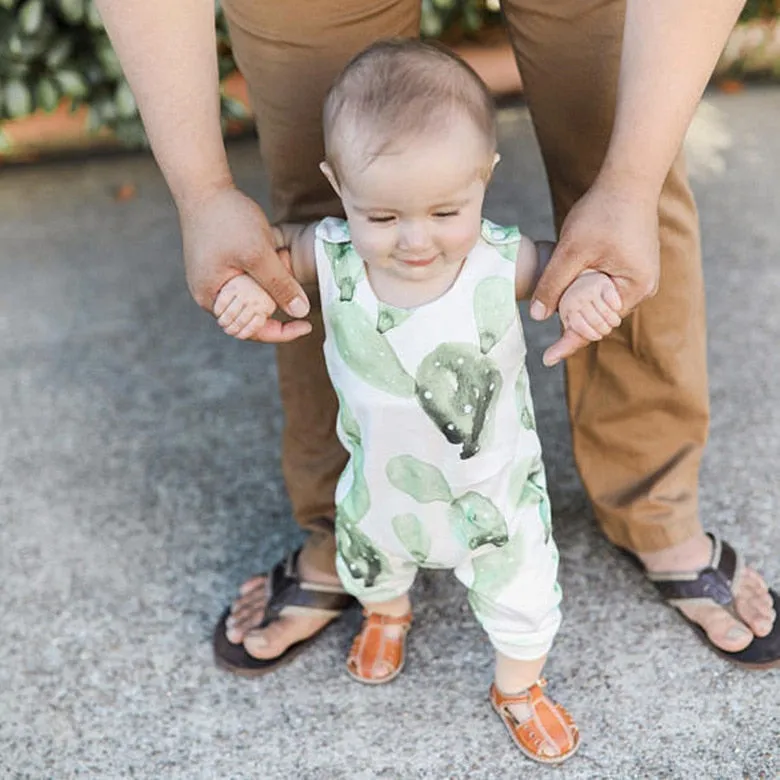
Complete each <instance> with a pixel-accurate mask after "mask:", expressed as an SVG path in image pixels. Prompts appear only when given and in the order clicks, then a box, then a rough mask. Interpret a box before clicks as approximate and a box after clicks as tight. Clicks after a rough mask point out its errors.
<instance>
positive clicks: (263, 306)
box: [214, 274, 311, 343]
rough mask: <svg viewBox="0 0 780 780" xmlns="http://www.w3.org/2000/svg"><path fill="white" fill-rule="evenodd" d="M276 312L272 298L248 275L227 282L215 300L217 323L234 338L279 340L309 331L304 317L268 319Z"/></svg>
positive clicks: (309, 327) (303, 334)
mask: <svg viewBox="0 0 780 780" xmlns="http://www.w3.org/2000/svg"><path fill="white" fill-rule="evenodd" d="M275 311H276V303H274V300H273V298H271V296H270V295H269V294H268V293H267V292H266V291H265V290H264V289H263V288H262V287H261V286H260V285H259V284H258V283H257V282H256V281H255V280H254V279H252V277H251V276H249V275H247V274H241V275H239V276H234V277H233V278H232V279H231V280H230V281H229V282H226V283H225V284H224V285H223V286H222V289H221V290H220V291H219V294H218V295H217V299H216V300H215V301H214V316H215V317H216V318H217V324H218V325H219V326H220V327H221V328H222V330H224V331H225V333H227V334H228V336H235V337H236V338H237V339H242V340H247V339H249V340H252V341H268V342H274V343H279V342H282V341H292V340H293V339H296V338H298V337H299V336H305V335H306V334H307V333H309V332H311V325H310V324H309V323H308V322H306V321H304V320H293V321H292V322H287V323H284V325H282V323H281V322H279V321H278V320H274V319H271V315H272V314H273V313H274V312H275Z"/></svg>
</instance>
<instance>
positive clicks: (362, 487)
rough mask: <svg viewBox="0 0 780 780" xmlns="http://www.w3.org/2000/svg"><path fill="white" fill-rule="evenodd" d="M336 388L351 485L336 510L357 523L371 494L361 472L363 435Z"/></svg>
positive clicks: (364, 514)
mask: <svg viewBox="0 0 780 780" xmlns="http://www.w3.org/2000/svg"><path fill="white" fill-rule="evenodd" d="M335 389H336V395H337V396H338V399H339V422H340V423H341V429H342V430H343V431H344V435H345V437H346V439H347V444H348V449H349V450H350V451H351V455H352V458H351V463H350V465H351V466H352V485H351V486H350V488H349V492H348V493H347V495H346V496H344V498H343V499H342V500H341V501H340V502H339V506H338V510H339V512H340V514H341V516H342V517H345V518H346V519H347V520H348V522H350V523H352V524H353V525H357V524H358V523H359V522H360V521H361V520H362V519H363V518H364V517H365V516H366V514H367V513H368V510H369V509H370V508H371V496H370V494H369V492H368V484H367V482H366V477H365V474H364V472H363V466H364V465H365V453H364V451H363V437H362V435H361V433H360V426H359V425H358V421H357V420H356V419H355V416H354V415H353V414H352V411H351V410H350V408H349V406H348V405H347V402H346V400H345V399H344V395H343V393H342V392H341V391H340V390H339V389H338V388H335Z"/></svg>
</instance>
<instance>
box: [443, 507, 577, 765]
mask: <svg viewBox="0 0 780 780" xmlns="http://www.w3.org/2000/svg"><path fill="white" fill-rule="evenodd" d="M540 498H541V497H540ZM540 506H541V504H535V505H531V506H526V507H524V508H523V509H521V516H520V517H519V518H518V520H519V522H518V526H517V529H516V530H515V531H514V533H513V534H512V536H511V537H510V539H509V541H508V542H507V544H505V545H504V546H503V547H500V548H496V549H494V550H491V551H489V552H483V551H479V550H478V551H477V552H476V554H475V555H474V556H472V557H471V559H470V560H469V561H468V562H467V563H464V564H462V565H460V566H458V567H457V568H456V569H455V573H456V575H457V576H458V578H459V579H460V580H461V581H462V582H463V583H464V584H465V585H466V586H467V587H468V588H469V602H470V604H471V607H472V609H473V610H474V614H475V615H476V617H477V619H478V620H479V621H480V623H481V624H482V626H483V628H484V629H485V630H486V631H487V633H488V636H489V637H490V640H491V642H492V643H493V646H494V647H495V649H496V671H495V682H494V684H493V686H492V687H491V690H490V699H491V702H492V704H493V707H494V708H495V710H496V712H497V713H498V714H499V716H500V717H501V719H502V721H503V722H504V724H505V725H506V727H507V728H508V730H509V732H510V734H511V736H512V738H513V739H514V741H515V743H516V744H517V746H518V747H519V748H520V749H521V750H522V751H523V752H524V753H525V754H526V755H527V756H529V757H530V758H532V759H534V760H535V761H541V762H543V763H557V762H560V761H564V760H565V759H567V758H568V757H569V756H571V755H572V754H573V753H574V751H575V750H576V749H577V746H578V744H579V736H578V732H577V727H576V726H575V725H574V722H573V720H572V719H571V716H570V715H569V714H568V712H566V710H565V709H564V708H563V707H561V706H560V705H559V704H556V703H555V702H553V701H552V700H551V699H549V698H548V697H547V696H545V694H544V693H543V691H542V688H543V687H544V685H545V681H544V680H543V679H542V677H541V675H542V669H543V667H544V663H545V660H546V658H547V653H548V651H549V649H550V647H551V646H552V642H553V639H554V637H555V634H556V632H557V630H558V626H559V625H560V610H559V607H558V605H559V602H560V598H561V591H560V588H559V587H558V584H557V569H558V551H557V549H556V547H555V543H554V542H553V540H552V538H551V537H549V536H548V535H547V528H546V525H545V523H544V522H543V518H542V516H541V513H540V512H539V507H540Z"/></svg>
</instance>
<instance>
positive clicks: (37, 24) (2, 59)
mask: <svg viewBox="0 0 780 780" xmlns="http://www.w3.org/2000/svg"><path fill="white" fill-rule="evenodd" d="M263 1H264V0H258V2H263ZM160 2H165V0H160ZM421 2H422V23H421V31H422V34H423V35H425V36H427V37H439V36H441V35H442V34H444V35H447V34H449V33H451V32H452V31H453V30H455V29H457V30H458V31H459V32H460V33H462V34H466V35H468V34H470V33H473V32H475V31H476V30H478V29H479V28H480V27H481V26H482V25H483V24H484V23H485V21H486V20H487V19H488V18H494V19H495V17H496V11H497V8H498V2H497V0H421ZM216 4H217V19H216V26H217V38H218V51H219V69H220V77H221V78H224V77H225V76H227V75H228V74H230V73H232V72H233V71H234V70H235V65H234V63H233V60H232V58H231V56H230V46H229V43H228V37H227V29H226V26H225V20H224V18H223V16H222V13H221V11H220V9H219V0H216ZM778 13H780V0H748V3H747V6H746V7H745V11H744V12H743V18H747V17H748V16H756V15H766V14H770V15H773V14H778ZM63 98H64V99H67V100H69V101H71V105H72V106H73V107H74V108H78V107H79V106H81V105H84V104H86V105H87V106H88V108H89V127H90V128H91V129H92V130H97V129H99V128H101V127H108V128H110V129H111V130H112V131H114V133H116V135H117V136H118V137H119V139H120V140H121V141H123V142H125V143H126V144H128V145H131V146H137V145H143V144H144V143H145V142H146V137H145V135H144V132H143V128H142V126H141V122H140V119H139V117H138V110H137V107H136V104H135V100H134V99H133V95H132V92H131V91H130V88H129V86H128V84H127V82H126V81H125V80H124V78H123V76H122V70H121V68H120V66H119V61H118V60H117V57H116V55H115V54H114V50H113V49H112V47H111V44H110V43H109V40H108V37H107V35H106V33H105V30H104V29H103V24H102V22H101V20H100V17H99V15H98V13H97V9H96V7H95V5H94V2H93V0H0V121H2V120H3V119H15V118H18V117H23V116H25V115H27V114H29V113H31V112H32V111H35V110H39V109H40V110H43V111H52V110H53V109H54V108H55V107H56V106H57V105H59V103H60V102H61V100H62V99H63ZM222 114H223V120H224V121H227V120H228V119H234V118H235V119H242V118H244V117H245V115H246V111H245V109H244V107H243V106H242V105H241V104H240V103H239V102H237V101H235V100H232V99H230V98H228V97H226V96H224V95H223V97H222Z"/></svg>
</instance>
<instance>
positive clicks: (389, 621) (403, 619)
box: [363, 609, 412, 628]
mask: <svg viewBox="0 0 780 780" xmlns="http://www.w3.org/2000/svg"><path fill="white" fill-rule="evenodd" d="M363 617H364V618H365V623H364V624H363V625H364V628H365V627H367V626H410V625H411V624H412V611H411V610H409V612H407V613H406V614H405V615H399V616H398V617H396V616H394V615H380V614H379V613H378V612H369V611H368V610H367V609H364V610H363Z"/></svg>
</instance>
